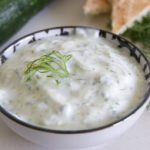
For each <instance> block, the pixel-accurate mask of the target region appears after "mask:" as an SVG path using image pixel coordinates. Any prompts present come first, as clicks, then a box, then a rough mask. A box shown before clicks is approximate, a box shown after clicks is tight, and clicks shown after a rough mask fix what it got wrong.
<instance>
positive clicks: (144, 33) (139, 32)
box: [123, 14, 150, 58]
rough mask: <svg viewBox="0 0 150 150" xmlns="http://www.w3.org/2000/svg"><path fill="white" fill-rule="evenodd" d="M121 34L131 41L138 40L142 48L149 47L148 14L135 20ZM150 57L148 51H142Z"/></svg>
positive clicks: (149, 25)
mask: <svg viewBox="0 0 150 150" xmlns="http://www.w3.org/2000/svg"><path fill="white" fill-rule="evenodd" d="M123 36H125V37H128V38H129V39H131V40H132V41H133V42H138V43H140V44H142V45H143V47H144V48H146V49H149V48H150V14H147V15H146V16H144V17H143V18H142V20H141V21H140V22H139V21H136V22H135V23H134V25H133V26H132V27H131V28H128V29H127V30H126V31H125V32H124V33H123ZM143 52H144V53H145V54H146V55H147V56H148V57H149V58H150V51H148V50H144V51H143Z"/></svg>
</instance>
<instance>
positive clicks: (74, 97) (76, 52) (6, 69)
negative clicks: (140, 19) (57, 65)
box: [0, 35, 147, 130]
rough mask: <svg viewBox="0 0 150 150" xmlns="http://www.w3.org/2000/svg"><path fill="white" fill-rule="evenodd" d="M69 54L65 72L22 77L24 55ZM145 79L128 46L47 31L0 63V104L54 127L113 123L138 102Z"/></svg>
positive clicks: (24, 117)
mask: <svg viewBox="0 0 150 150" xmlns="http://www.w3.org/2000/svg"><path fill="white" fill-rule="evenodd" d="M53 50H55V51H58V52H60V53H61V54H64V55H71V56H72V57H71V59H70V60H69V61H68V62H67V63H66V67H67V69H68V72H69V76H68V77H65V78H60V79H59V84H57V83H56V80H55V79H54V78H50V77H47V76H46V75H45V74H44V73H40V72H37V73H36V74H35V75H34V76H33V78H32V79H31V80H30V81H26V80H25V74H24V72H25V69H26V67H27V64H28V63H29V62H30V61H33V60H35V59H37V58H39V57H41V56H42V55H45V54H47V53H50V52H51V51H53ZM146 88H147V83H146V81H145V78H144V73H143V71H142V69H141V67H140V65H139V64H138V63H137V62H136V60H135V59H134V58H133V57H130V55H129V53H128V51H125V50H121V49H119V48H118V47H117V46H116V45H114V44H112V43H111V42H108V41H107V40H105V39H103V38H101V37H92V36H88V35H87V36H85V35H70V36H56V37H49V38H47V39H42V40H39V41H36V42H34V43H32V44H30V45H28V46H25V47H23V48H21V49H20V50H18V51H17V52H16V53H15V54H14V55H13V56H12V57H11V58H9V59H8V60H7V61H6V62H5V63H4V64H3V65H1V66H0V105H2V107H4V108H5V109H6V110H7V111H8V112H10V113H11V114H12V115H14V116H15V117H17V118H18V119H20V120H22V121H24V122H27V123H29V124H32V125H36V126H39V127H43V128H48V129H55V130H83V129H91V128H96V127H101V126H104V125H108V124H110V123H113V122H115V121H117V120H119V119H121V118H122V117H124V116H125V115H127V114H129V113H130V112H131V111H132V110H133V109H135V108H136V107H137V105H138V104H139V103H140V102H141V100H142V97H143V95H144V94H145V91H146Z"/></svg>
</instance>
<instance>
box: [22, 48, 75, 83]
mask: <svg viewBox="0 0 150 150" xmlns="http://www.w3.org/2000/svg"><path fill="white" fill-rule="evenodd" d="M71 57H72V56H71V55H63V54H61V53H60V52H58V51H55V50H54V51H52V52H50V53H49V54H46V55H43V56H41V57H40V58H38V59H36V60H33V61H31V62H29V63H28V64H27V66H26V70H25V72H24V74H25V76H26V81H29V80H31V79H32V77H33V76H34V75H35V74H36V73H37V72H39V73H45V74H46V76H47V77H49V78H55V79H56V83H57V84H59V83H60V81H59V80H58V79H59V78H65V77H68V76H69V72H68V70H67V66H66V63H67V62H68V61H69V60H70V59H71Z"/></svg>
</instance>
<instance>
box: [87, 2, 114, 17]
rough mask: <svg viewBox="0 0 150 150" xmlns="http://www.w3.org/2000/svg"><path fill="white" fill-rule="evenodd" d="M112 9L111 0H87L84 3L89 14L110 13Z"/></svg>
mask: <svg viewBox="0 0 150 150" xmlns="http://www.w3.org/2000/svg"><path fill="white" fill-rule="evenodd" d="M110 10H111V5H110V2H109V0H87V1H86V4H85V5H84V13H85V14H89V15H98V14H101V13H108V12H110Z"/></svg>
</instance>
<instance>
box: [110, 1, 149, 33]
mask: <svg viewBox="0 0 150 150" xmlns="http://www.w3.org/2000/svg"><path fill="white" fill-rule="evenodd" d="M149 10H150V0H138V1H137V0H112V31H113V32H115V33H121V32H124V30H126V27H131V26H132V25H133V23H134V21H136V20H140V17H143V15H145V14H146V13H147V12H148V11H149Z"/></svg>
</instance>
